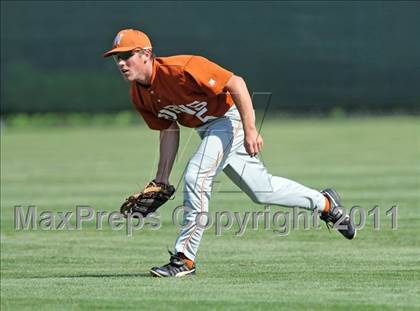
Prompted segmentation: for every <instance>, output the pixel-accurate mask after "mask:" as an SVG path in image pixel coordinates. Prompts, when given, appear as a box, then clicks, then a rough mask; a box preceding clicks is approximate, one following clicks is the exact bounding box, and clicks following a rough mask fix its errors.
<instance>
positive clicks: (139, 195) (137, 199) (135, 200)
mask: <svg viewBox="0 0 420 311" xmlns="http://www.w3.org/2000/svg"><path fill="white" fill-rule="evenodd" d="M174 193H175V187H174V186H172V185H166V184H163V183H158V182H156V181H154V180H153V181H151V182H150V183H149V184H148V185H147V186H146V187H145V188H144V189H143V191H141V192H136V193H133V194H132V195H131V196H129V197H128V198H127V199H126V200H125V202H124V203H123V204H122V205H121V208H120V213H121V214H123V215H124V217H127V215H128V214H132V213H136V212H137V213H140V214H141V215H142V216H143V217H146V216H147V215H148V214H150V213H153V212H154V211H156V210H157V209H158V208H159V207H161V206H162V205H163V204H165V203H166V201H168V200H169V198H170V197H171V196H172V195H173V194H174Z"/></svg>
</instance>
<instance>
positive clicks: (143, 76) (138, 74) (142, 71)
mask: <svg viewBox="0 0 420 311" xmlns="http://www.w3.org/2000/svg"><path fill="white" fill-rule="evenodd" d="M149 54H150V53H145V51H143V50H134V51H128V52H122V53H118V54H115V55H114V60H115V62H116V63H117V65H118V69H119V70H120V72H121V74H122V75H123V77H124V79H126V80H128V81H140V82H147V80H148V78H149V77H148V73H149V71H150V70H149V61H150V55H149Z"/></svg>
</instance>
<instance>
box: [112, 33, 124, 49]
mask: <svg viewBox="0 0 420 311" xmlns="http://www.w3.org/2000/svg"><path fill="white" fill-rule="evenodd" d="M123 36H124V34H123V33H119V34H118V35H117V36H116V37H115V39H114V47H116V46H118V45H119V44H120V42H121V39H122V37H123Z"/></svg>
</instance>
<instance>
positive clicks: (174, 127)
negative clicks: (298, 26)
mask: <svg viewBox="0 0 420 311" xmlns="http://www.w3.org/2000/svg"><path fill="white" fill-rule="evenodd" d="M159 136H160V137H159V138H160V148H159V164H158V170H157V173H156V178H155V181H157V182H159V183H164V184H167V185H169V176H170V175H171V171H172V167H173V164H174V161H175V158H176V154H177V152H178V147H179V127H178V124H177V123H176V122H173V123H172V124H171V125H170V126H169V127H168V128H167V129H165V130H161V131H160V135H159Z"/></svg>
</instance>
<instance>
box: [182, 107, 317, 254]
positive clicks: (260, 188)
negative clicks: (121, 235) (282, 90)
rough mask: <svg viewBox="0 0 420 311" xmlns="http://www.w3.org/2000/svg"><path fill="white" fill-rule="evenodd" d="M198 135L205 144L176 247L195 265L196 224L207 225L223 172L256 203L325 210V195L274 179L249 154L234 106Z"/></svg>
mask: <svg viewBox="0 0 420 311" xmlns="http://www.w3.org/2000/svg"><path fill="white" fill-rule="evenodd" d="M197 132H198V134H199V135H200V137H201V139H202V141H201V144H200V145H199V147H198V149H197V151H196V153H195V154H194V155H193V156H192V158H191V159H190V161H189V162H188V164H187V167H186V170H185V174H184V182H185V184H184V216H183V224H184V226H183V228H182V229H181V231H180V233H179V236H178V238H177V240H176V242H175V252H176V253H178V252H181V253H184V254H185V256H186V257H188V258H189V259H191V260H195V257H196V254H197V250H198V247H199V244H200V240H201V237H202V235H203V232H204V226H203V225H201V226H200V225H197V221H200V223H201V224H203V223H204V224H205V223H206V221H204V222H203V221H202V220H201V217H200V215H203V214H202V213H206V212H208V206H209V200H210V195H211V188H212V183H213V179H214V178H215V177H216V176H217V174H219V173H220V172H221V171H222V170H223V171H224V172H225V174H226V175H227V176H228V177H229V178H230V179H231V180H232V181H233V182H234V183H235V184H236V185H237V186H238V187H239V188H240V189H242V191H244V192H245V193H246V194H247V195H248V196H249V197H250V198H251V199H252V200H253V201H254V202H256V203H259V204H270V205H282V206H288V207H294V206H297V207H302V208H306V209H311V210H313V209H316V208H317V209H318V210H321V211H322V210H323V209H324V207H325V198H324V196H323V195H322V194H321V193H320V192H318V191H316V190H313V189H310V188H307V187H305V186H303V185H301V184H299V183H297V182H294V181H292V180H289V179H286V178H283V177H278V176H272V175H270V174H269V173H268V172H267V169H266V168H265V167H264V165H263V163H262V162H261V161H260V160H259V159H258V158H255V157H253V158H251V157H250V156H249V155H248V154H247V153H246V151H245V147H244V143H243V142H244V132H243V128H242V121H241V118H240V115H239V112H238V110H237V109H236V107H235V106H233V107H232V108H231V109H230V110H229V111H228V112H227V113H226V114H225V115H224V116H223V117H221V118H218V119H216V120H214V121H211V122H209V123H208V124H205V125H203V126H201V127H199V128H197ZM197 216H199V217H197Z"/></svg>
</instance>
